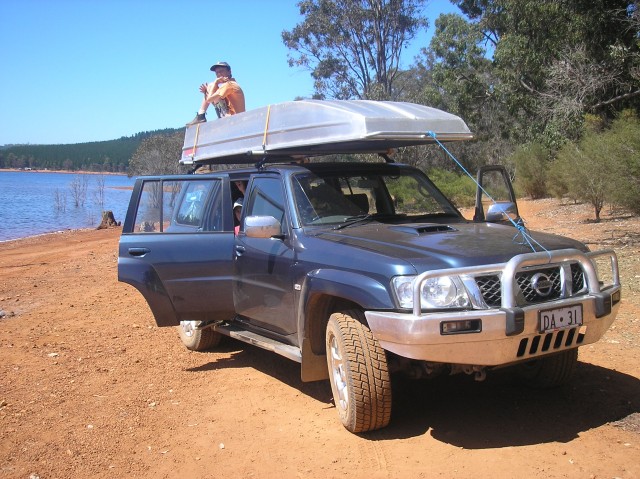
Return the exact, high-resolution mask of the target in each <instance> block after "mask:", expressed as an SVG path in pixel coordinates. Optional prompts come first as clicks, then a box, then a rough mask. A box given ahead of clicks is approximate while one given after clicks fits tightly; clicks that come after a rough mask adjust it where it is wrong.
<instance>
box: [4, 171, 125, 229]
mask: <svg viewBox="0 0 640 479" xmlns="http://www.w3.org/2000/svg"><path fill="white" fill-rule="evenodd" d="M101 181H102V182H103V185H101ZM134 182H135V178H128V177H127V176H126V175H88V174H73V173H69V174H67V173H45V172H37V171H2V170H0V241H6V240H11V239H17V238H25V237H27V236H34V235H38V234H42V233H51V232H54V231H63V230H69V229H84V228H96V227H97V226H98V225H99V224H100V221H101V219H102V211H103V210H111V211H113V215H114V217H115V219H116V221H121V222H124V217H125V214H126V212H127V206H128V204H129V197H130V196H131V189H132V187H133V183H134ZM73 185H76V186H75V187H74V186H73ZM83 186H86V194H85V195H84V196H85V199H84V201H83V202H82V201H81V202H80V203H81V204H79V205H78V206H76V204H75V203H76V201H75V198H76V197H81V196H83V195H82V194H80V193H78V194H74V191H75V192H81V191H82V189H83ZM101 193H103V194H101ZM101 197H102V198H103V199H102V200H101ZM101 203H102V204H101Z"/></svg>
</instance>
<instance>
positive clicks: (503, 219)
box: [473, 165, 521, 224]
mask: <svg viewBox="0 0 640 479" xmlns="http://www.w3.org/2000/svg"><path fill="white" fill-rule="evenodd" d="M473 221H478V222H480V221H488V222H491V223H502V224H513V223H514V222H515V223H520V222H521V218H520V213H519V212H518V204H517V202H516V195H515V193H514V191H513V185H512V184H511V179H510V178H509V175H508V174H507V170H506V169H505V167H504V166H499V165H489V166H483V167H481V168H480V169H479V170H478V188H477V190H476V208H475V213H474V215H473Z"/></svg>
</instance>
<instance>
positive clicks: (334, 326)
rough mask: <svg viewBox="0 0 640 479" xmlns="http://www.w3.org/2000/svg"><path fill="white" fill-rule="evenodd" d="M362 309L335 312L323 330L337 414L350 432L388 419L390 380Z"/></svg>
mask: <svg viewBox="0 0 640 479" xmlns="http://www.w3.org/2000/svg"><path fill="white" fill-rule="evenodd" d="M363 322H364V317H363V314H362V312H361V311H358V310H350V311H345V312H341V313H334V314H332V315H331V317H330V318H329V322H328V324H327V332H326V345H327V364H328V366H329V380H330V382H331V390H332V391H333V398H334V402H335V405H336V408H337V409H338V415H339V416H340V420H341V421H342V424H343V425H344V427H345V428H347V429H348V430H349V431H351V432H355V433H357V432H366V431H373V430H376V429H381V428H383V427H385V426H386V425H388V424H389V420H390V419H391V380H390V376H389V369H388V366H387V357H386V354H385V351H384V349H382V347H381V346H380V344H379V343H378V341H377V340H376V339H375V338H374V337H373V334H372V333H371V330H370V329H369V328H368V327H367V326H366V325H365V324H363Z"/></svg>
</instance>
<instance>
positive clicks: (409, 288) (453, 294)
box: [392, 276, 471, 309]
mask: <svg viewBox="0 0 640 479" xmlns="http://www.w3.org/2000/svg"><path fill="white" fill-rule="evenodd" d="M414 279H415V276H396V277H395V278H393V280H392V284H393V289H394V291H395V293H396V297H397V298H398V302H399V303H400V307H402V308H407V309H412V308H413V280H414ZM420 300H421V306H422V308H423V309H424V308H433V309H439V308H466V307H468V306H469V305H470V304H471V302H470V301H469V297H468V295H467V292H466V290H465V288H464V286H463V285H462V281H461V280H460V278H459V277H458V276H437V277H435V278H429V279H427V280H425V281H423V283H422V287H421V288H420Z"/></svg>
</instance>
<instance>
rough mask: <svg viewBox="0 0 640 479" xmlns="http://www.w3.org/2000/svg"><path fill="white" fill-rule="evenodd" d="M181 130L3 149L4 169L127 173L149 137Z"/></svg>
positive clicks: (1, 164) (1, 162)
mask: <svg viewBox="0 0 640 479" xmlns="http://www.w3.org/2000/svg"><path fill="white" fill-rule="evenodd" d="M177 131H178V130H176V129H172V128H168V129H164V130H155V131H145V132H141V133H136V134H135V135H132V136H123V137H122V138H119V139H117V140H109V141H94V142H89V143H75V144H69V145H10V146H5V147H2V148H0V168H33V169H39V170H43V169H49V170H65V171H80V170H82V171H103V172H119V173H125V172H126V171H127V168H128V166H129V160H130V159H131V157H132V156H133V154H134V153H135V151H136V150H137V148H138V146H140V143H141V142H142V140H144V139H145V138H149V137H152V136H162V135H172V134H175V133H176V132H177Z"/></svg>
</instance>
